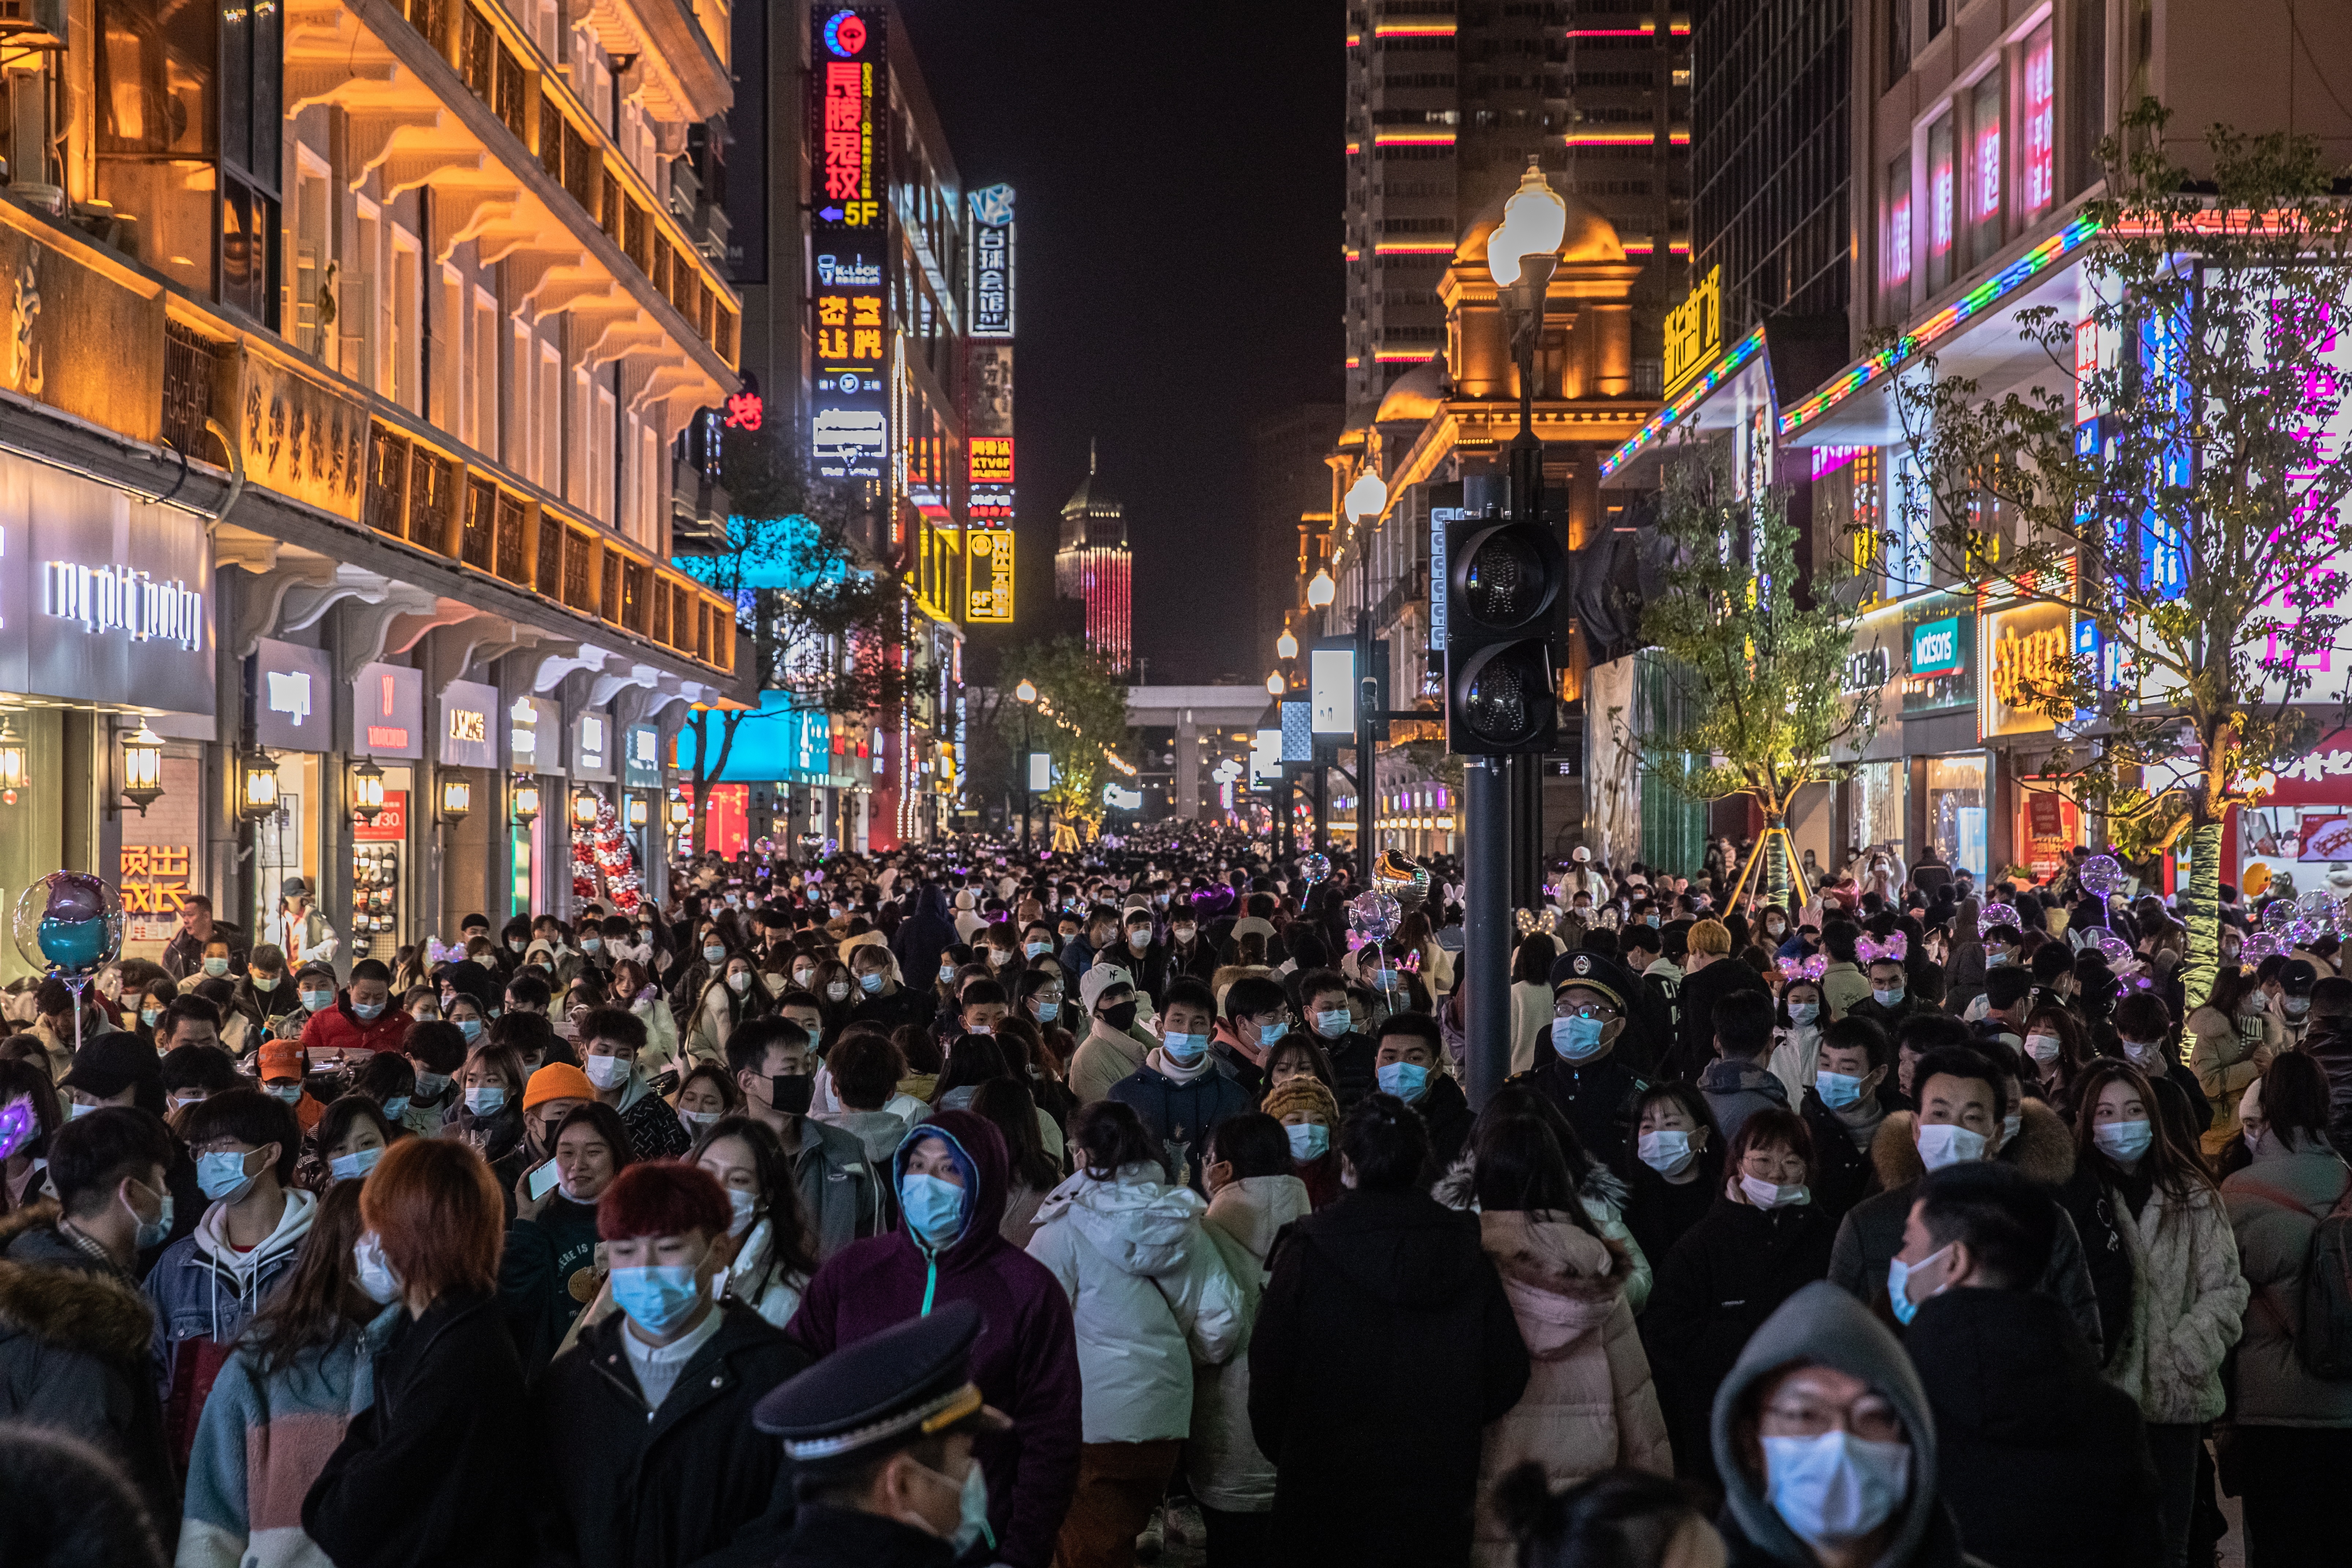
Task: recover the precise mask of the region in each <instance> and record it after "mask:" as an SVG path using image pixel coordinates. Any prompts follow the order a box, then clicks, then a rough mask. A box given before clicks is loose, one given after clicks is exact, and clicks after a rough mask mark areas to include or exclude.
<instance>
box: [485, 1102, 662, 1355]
mask: <svg viewBox="0 0 2352 1568" xmlns="http://www.w3.org/2000/svg"><path fill="white" fill-rule="evenodd" d="M566 1071H571V1072H574V1073H575V1074H576V1071H577V1069H572V1068H562V1067H553V1068H540V1075H541V1077H544V1076H546V1075H548V1074H550V1073H559V1072H566ZM554 1147H555V1155H554V1158H553V1159H552V1160H551V1162H549V1163H551V1165H552V1166H553V1167H554V1170H555V1174H554V1177H553V1180H552V1182H550V1181H549V1179H548V1178H547V1176H546V1174H545V1167H541V1169H540V1170H536V1171H533V1172H531V1173H528V1174H526V1175H525V1176H524V1177H523V1178H522V1181H521V1184H520V1189H519V1190H518V1191H517V1192H516V1194H515V1217H514V1223H513V1224H512V1225H510V1226H508V1227H507V1245H506V1256H505V1258H504V1259H503V1261H502V1262H501V1263H500V1264H499V1300H500V1301H501V1303H502V1304H503V1306H504V1308H505V1311H506V1317H507V1323H508V1326H509V1329H510V1331H512V1332H513V1334H514V1342H515V1349H516V1350H517V1352H520V1355H521V1357H522V1364H523V1368H524V1370H525V1371H526V1372H527V1373H530V1375H531V1376H533V1377H536V1376H538V1375H539V1373H541V1371H543V1370H544V1369H545V1368H546V1366H547V1363H548V1362H549V1361H550V1360H551V1359H552V1358H553V1357H554V1355H555V1352H556V1347H557V1346H559V1345H561V1344H562V1342H563V1336H564V1334H565V1333H566V1332H567V1331H569V1330H570V1329H571V1327H572V1319H574V1318H576V1317H578V1316H579V1315H580V1310H581V1309H582V1308H583V1307H584V1306H586V1305H587V1304H588V1303H589V1302H590V1301H592V1300H594V1299H595V1296H596V1292H597V1289H598V1288H599V1286H600V1285H601V1284H602V1283H603V1281H602V1280H601V1279H599V1275H600V1274H601V1272H602V1270H601V1269H600V1268H598V1267H597V1265H596V1240H597V1237H596V1203H597V1200H598V1199H600V1198H602V1197H603V1196H604V1189H605V1188H607V1187H609V1186H611V1185H612V1184H613V1178H614V1176H617V1175H619V1174H620V1173H621V1172H623V1171H624V1170H625V1169H627V1168H628V1166H629V1165H630V1163H632V1162H633V1161H634V1160H635V1155H634V1154H633V1153H632V1152H631V1151H630V1148H629V1132H628V1129H627V1128H625V1127H624V1126H623V1125H622V1124H621V1118H620V1116H619V1115H618V1113H616V1112H615V1111H614V1110H613V1108H612V1107H611V1106H609V1105H603V1104H598V1103H594V1102H590V1103H586V1104H581V1105H575V1106H574V1107H573V1108H572V1110H570V1111H568V1112H567V1113H566V1114H565V1115H564V1117H563V1120H562V1121H560V1122H559V1123H557V1125H556V1129H555V1137H554Z"/></svg>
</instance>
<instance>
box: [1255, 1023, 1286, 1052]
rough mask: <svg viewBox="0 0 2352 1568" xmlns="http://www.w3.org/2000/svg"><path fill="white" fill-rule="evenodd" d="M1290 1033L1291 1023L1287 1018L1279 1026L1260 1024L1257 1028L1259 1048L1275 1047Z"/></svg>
mask: <svg viewBox="0 0 2352 1568" xmlns="http://www.w3.org/2000/svg"><path fill="white" fill-rule="evenodd" d="M1288 1033H1290V1021H1289V1020H1288V1019H1284V1020H1283V1021H1282V1022H1281V1023H1279V1024H1260V1025H1259V1026H1257V1043H1258V1046H1259V1047H1260V1048H1264V1047H1268V1046H1272V1045H1275V1044H1276V1043H1277V1042H1279V1041H1280V1040H1281V1038H1282V1037H1283V1036H1285V1035H1286V1034H1288Z"/></svg>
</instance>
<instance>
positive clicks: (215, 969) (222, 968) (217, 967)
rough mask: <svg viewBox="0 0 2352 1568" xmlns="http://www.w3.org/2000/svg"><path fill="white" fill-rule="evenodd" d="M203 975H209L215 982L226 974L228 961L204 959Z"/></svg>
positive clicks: (223, 959)
mask: <svg viewBox="0 0 2352 1568" xmlns="http://www.w3.org/2000/svg"><path fill="white" fill-rule="evenodd" d="M205 973H206V974H209V975H211V976H212V977H213V978H214V979H215V980H218V979H219V978H220V977H221V976H222V975H224V974H226V973H228V960H227V959H226V958H207V959H205Z"/></svg>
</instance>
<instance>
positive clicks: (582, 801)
mask: <svg viewBox="0 0 2352 1568" xmlns="http://www.w3.org/2000/svg"><path fill="white" fill-rule="evenodd" d="M603 805H604V802H603V800H601V799H600V798H598V796H597V795H596V792H595V791H594V790H592V789H590V788H589V787H588V786H587V785H586V784H582V785H581V786H580V787H579V788H578V789H576V790H573V791H572V826H575V827H593V826H596V814H597V812H598V811H599V810H600V809H601V808H602V807H603Z"/></svg>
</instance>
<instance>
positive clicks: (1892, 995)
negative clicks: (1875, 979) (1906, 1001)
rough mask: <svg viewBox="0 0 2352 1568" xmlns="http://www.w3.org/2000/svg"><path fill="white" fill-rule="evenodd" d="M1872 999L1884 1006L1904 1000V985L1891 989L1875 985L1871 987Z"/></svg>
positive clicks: (1890, 1005)
mask: <svg viewBox="0 0 2352 1568" xmlns="http://www.w3.org/2000/svg"><path fill="white" fill-rule="evenodd" d="M1870 999H1871V1000H1872V1001H1874V1002H1875V1003H1877V1004H1878V1005H1880V1006H1882V1007H1892V1006H1894V1005H1895V1004H1896V1003H1898V1002H1900V1001H1902V1000H1903V987H1901V986H1900V985H1896V986H1894V987H1892V988H1889V989H1885V990H1882V989H1880V988H1879V987H1878V986H1875V985H1874V986H1872V987H1871V988H1870Z"/></svg>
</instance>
